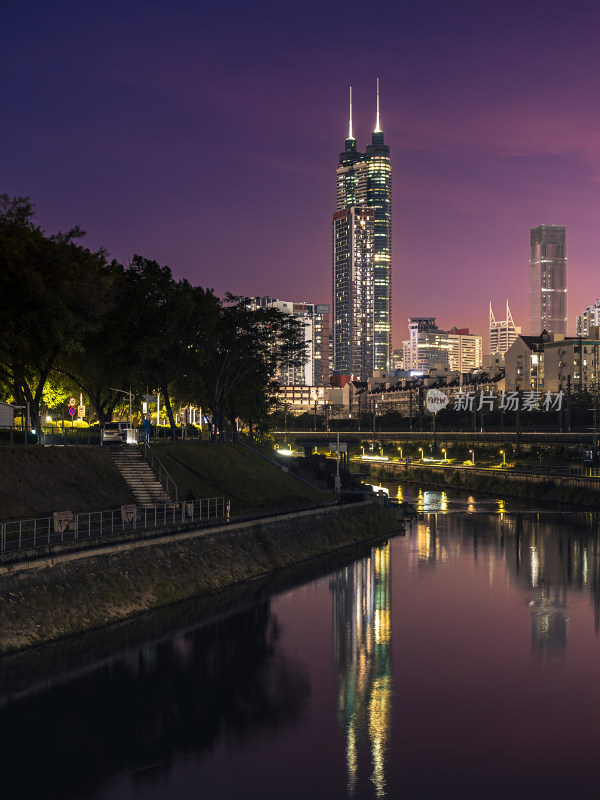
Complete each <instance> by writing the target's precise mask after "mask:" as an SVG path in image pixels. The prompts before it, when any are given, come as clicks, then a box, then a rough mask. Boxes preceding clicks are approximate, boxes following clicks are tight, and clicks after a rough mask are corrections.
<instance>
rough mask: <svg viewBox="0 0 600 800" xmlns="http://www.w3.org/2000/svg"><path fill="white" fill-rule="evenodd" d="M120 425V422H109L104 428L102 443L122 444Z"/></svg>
mask: <svg viewBox="0 0 600 800" xmlns="http://www.w3.org/2000/svg"><path fill="white" fill-rule="evenodd" d="M119 425H120V423H119V422H107V423H106V425H105V426H104V428H102V441H103V442H107V443H110V442H117V443H118V442H120V441H121V431H120V429H119Z"/></svg>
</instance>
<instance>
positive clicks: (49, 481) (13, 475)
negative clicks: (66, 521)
mask: <svg viewBox="0 0 600 800" xmlns="http://www.w3.org/2000/svg"><path fill="white" fill-rule="evenodd" d="M133 502H134V500H133V496H132V494H131V492H130V491H129V487H128V486H127V484H126V483H125V481H124V480H123V478H122V477H121V475H120V473H119V472H118V471H117V469H116V467H115V465H114V464H113V462H112V459H111V457H110V454H109V453H108V451H107V449H106V448H105V447H40V446H38V445H31V446H28V447H2V448H1V449H0V522H2V521H4V520H9V519H26V518H29V517H42V516H49V515H50V514H52V512H54V511H67V510H68V511H73V512H74V513H77V512H81V511H100V510H102V509H104V508H114V507H115V506H120V505H122V504H126V503H133Z"/></svg>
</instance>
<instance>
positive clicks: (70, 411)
mask: <svg viewBox="0 0 600 800" xmlns="http://www.w3.org/2000/svg"><path fill="white" fill-rule="evenodd" d="M76 413H77V409H76V408H73V406H71V408H70V409H69V414H70V415H71V416H72V417H74V416H75V414H76Z"/></svg>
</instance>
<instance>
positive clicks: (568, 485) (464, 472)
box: [373, 464, 600, 506]
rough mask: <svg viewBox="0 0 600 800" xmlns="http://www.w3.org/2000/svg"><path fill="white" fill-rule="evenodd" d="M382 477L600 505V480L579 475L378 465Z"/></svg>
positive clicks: (516, 495)
mask: <svg viewBox="0 0 600 800" xmlns="http://www.w3.org/2000/svg"><path fill="white" fill-rule="evenodd" d="M373 472H374V474H375V475H376V477H378V478H383V479H385V478H388V479H389V480H406V479H408V480H411V481H414V480H418V481H420V482H426V483H428V484H430V485H436V486H453V487H456V488H460V487H463V488H467V489H475V490H476V491H480V492H501V493H503V494H507V495H513V496H515V497H531V498H534V499H545V500H558V501H560V502H564V503H574V504H579V505H586V506H598V505H600V480H599V479H598V478H583V477H578V476H563V475H540V474H536V473H533V474H532V473H522V472H521V473H520V472H513V471H510V472H509V471H505V472H503V471H501V470H494V471H491V470H489V469H477V468H475V467H469V468H463V469H461V468H455V467H442V466H439V467H438V466H435V467H433V466H427V467H421V466H417V465H400V464H397V465H394V464H390V465H387V464H386V466H385V467H374V468H373Z"/></svg>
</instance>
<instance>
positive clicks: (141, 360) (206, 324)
mask: <svg viewBox="0 0 600 800" xmlns="http://www.w3.org/2000/svg"><path fill="white" fill-rule="evenodd" d="M125 277H126V281H127V284H128V294H129V296H130V299H131V307H130V308H131V311H130V314H131V323H132V325H131V331H130V339H129V341H131V342H132V349H133V353H134V357H135V364H136V374H137V379H138V381H139V382H140V383H142V384H145V385H148V386H152V387H153V388H156V389H158V390H159V391H160V393H161V394H162V396H163V400H164V407H165V409H166V412H167V417H168V419H169V423H170V425H171V428H173V429H174V428H175V419H174V416H173V409H172V402H171V400H172V393H173V391H177V392H178V393H179V395H180V396H183V395H190V393H191V386H192V383H193V376H194V373H196V372H198V371H199V370H200V369H201V368H202V367H203V366H204V364H205V363H206V361H207V360H208V359H209V358H210V351H211V347H214V341H215V330H216V326H217V322H218V318H219V301H218V300H217V298H216V297H215V296H214V294H213V293H212V291H211V290H205V289H202V288H201V287H199V286H191V285H190V283H189V282H188V281H186V280H180V281H175V280H174V279H173V277H172V275H171V270H170V269H169V267H161V266H160V265H159V264H158V263H157V262H156V261H150V260H148V259H145V258H142V257H141V256H138V255H136V256H134V258H133V260H132V262H131V264H130V266H129V268H128V270H127V271H126V274H125Z"/></svg>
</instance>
